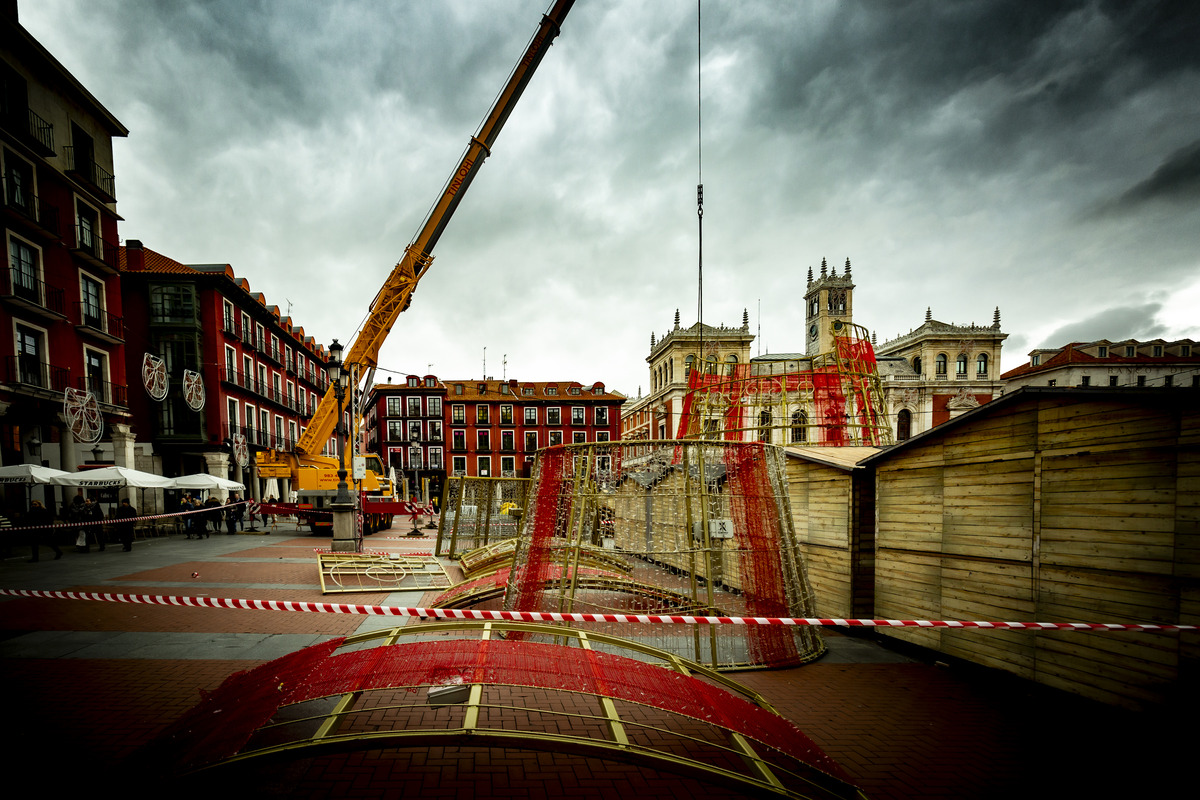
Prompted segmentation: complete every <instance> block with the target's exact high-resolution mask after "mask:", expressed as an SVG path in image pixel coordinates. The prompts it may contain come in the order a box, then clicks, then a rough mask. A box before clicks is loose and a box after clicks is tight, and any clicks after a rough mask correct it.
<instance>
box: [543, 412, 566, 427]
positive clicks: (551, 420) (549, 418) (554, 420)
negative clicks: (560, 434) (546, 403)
mask: <svg viewBox="0 0 1200 800" xmlns="http://www.w3.org/2000/svg"><path fill="white" fill-rule="evenodd" d="M546 424H547V425H562V409H561V408H547V409H546Z"/></svg>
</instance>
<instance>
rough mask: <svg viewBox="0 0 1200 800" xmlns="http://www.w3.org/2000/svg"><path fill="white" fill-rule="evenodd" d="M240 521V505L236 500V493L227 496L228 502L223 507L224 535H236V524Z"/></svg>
mask: <svg viewBox="0 0 1200 800" xmlns="http://www.w3.org/2000/svg"><path fill="white" fill-rule="evenodd" d="M241 519H242V503H241V501H240V500H238V496H237V493H236V492H235V493H234V494H231V495H230V496H229V502H228V503H227V504H226V506H225V535H226V536H233V535H234V534H235V533H237V526H238V523H239V522H241Z"/></svg>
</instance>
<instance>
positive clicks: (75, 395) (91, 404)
mask: <svg viewBox="0 0 1200 800" xmlns="http://www.w3.org/2000/svg"><path fill="white" fill-rule="evenodd" d="M63 416H65V417H66V418H67V427H68V428H69V429H70V431H71V435H72V436H74V437H75V441H77V442H79V443H80V444H94V443H96V442H98V441H100V437H101V436H102V435H103V434H104V418H103V417H102V416H100V406H99V404H98V403H97V402H96V396H95V395H94V394H92V393H91V392H85V391H80V390H79V389H72V388H70V387H67V390H66V391H65V392H64V393H63Z"/></svg>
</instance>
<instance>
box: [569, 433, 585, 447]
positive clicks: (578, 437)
mask: <svg viewBox="0 0 1200 800" xmlns="http://www.w3.org/2000/svg"><path fill="white" fill-rule="evenodd" d="M571 441H573V442H574V443H575V444H584V443H585V442H587V434H586V433H584V432H583V431H575V433H573V434H572V435H571Z"/></svg>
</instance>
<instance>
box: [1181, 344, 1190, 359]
mask: <svg viewBox="0 0 1200 800" xmlns="http://www.w3.org/2000/svg"><path fill="white" fill-rule="evenodd" d="M1179 355H1181V356H1183V357H1184V358H1191V357H1192V346H1191V345H1190V344H1185V345H1180V347H1179Z"/></svg>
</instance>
